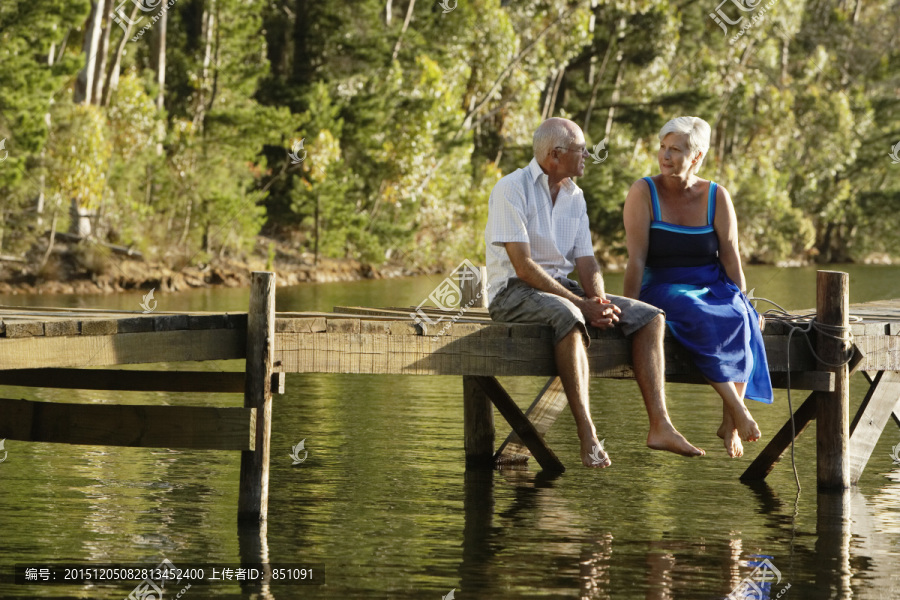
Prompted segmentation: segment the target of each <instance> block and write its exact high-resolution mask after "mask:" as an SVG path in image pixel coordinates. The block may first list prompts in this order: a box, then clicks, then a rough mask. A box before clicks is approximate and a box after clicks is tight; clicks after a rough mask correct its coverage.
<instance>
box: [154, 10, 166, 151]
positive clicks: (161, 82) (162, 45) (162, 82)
mask: <svg viewBox="0 0 900 600" xmlns="http://www.w3.org/2000/svg"><path fill="white" fill-rule="evenodd" d="M160 12H161V14H160V19H159V27H157V28H156V29H157V31H158V35H159V55H158V57H157V59H156V84H157V86H158V87H159V91H158V92H157V94H156V110H157V111H158V112H160V113H161V112H162V111H163V108H164V107H165V99H166V26H167V24H168V23H169V9H168V7H167V6H166V5H163V7H162V10H161V11H160ZM165 137H166V126H165V124H164V123H163V121H162V119H160V120H159V135H158V136H157V139H156V155H157V156H162V154H163V144H162V142H163V140H164V139H165Z"/></svg>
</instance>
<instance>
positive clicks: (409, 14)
mask: <svg viewBox="0 0 900 600" xmlns="http://www.w3.org/2000/svg"><path fill="white" fill-rule="evenodd" d="M415 7H416V0H409V7H408V8H407V9H406V18H405V19H404V20H403V27H401V28H400V35H399V36H397V43H396V44H394V52H393V54H391V60H397V54H398V53H399V52H400V42H401V40H403V34H404V33H406V30H407V29H408V28H409V22H410V21H411V20H412V14H413V9H414V8H415Z"/></svg>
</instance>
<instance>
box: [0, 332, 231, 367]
mask: <svg viewBox="0 0 900 600" xmlns="http://www.w3.org/2000/svg"><path fill="white" fill-rule="evenodd" d="M246 355H247V347H246V334H245V332H244V331H241V330H235V329H209V330H187V331H156V332H143V333H118V334H115V335H87V336H85V335H79V336H60V337H46V336H42V337H28V338H15V339H3V340H0V370H4V369H30V368H37V367H90V366H98V367H99V366H108V365H121V364H137V363H158V362H183V361H192V360H198V361H199V360H229V359H237V358H244V357H245V356H246Z"/></svg>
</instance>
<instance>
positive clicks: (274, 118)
mask: <svg viewBox="0 0 900 600" xmlns="http://www.w3.org/2000/svg"><path fill="white" fill-rule="evenodd" d="M591 4H594V3H587V2H574V1H572V0H522V1H517V2H501V1H500V0H467V1H466V2H459V3H458V4H457V7H456V8H455V9H454V10H453V11H451V12H449V13H443V11H442V10H441V8H440V5H439V4H438V3H434V2H431V3H427V2H422V1H421V0H419V1H418V2H417V3H416V4H415V10H414V11H413V13H412V18H411V19H410V21H409V22H408V24H407V23H405V17H406V11H407V7H408V6H409V1H408V0H405V1H401V0H395V1H394V2H393V3H392V6H393V11H392V14H391V15H387V14H386V13H385V7H386V3H385V2H384V1H383V0H356V1H354V2H311V1H309V0H272V1H271V2H265V3H257V2H246V1H244V0H217V2H215V3H212V2H210V1H209V0H190V1H188V0H181V1H180V2H178V3H176V4H175V5H173V7H172V9H171V10H170V12H169V19H168V26H167V40H166V65H167V66H166V85H165V88H164V89H163V98H164V109H162V110H159V109H157V106H156V98H157V94H158V93H159V89H158V84H157V73H156V68H157V64H158V53H159V35H158V34H159V24H158V23H157V24H154V26H153V28H152V29H151V30H150V31H148V32H147V33H146V35H144V36H143V37H142V38H141V39H140V41H137V42H128V43H127V45H126V53H125V55H124V60H123V64H122V65H121V77H120V78H119V81H118V87H117V89H116V91H115V93H114V94H113V95H112V97H111V101H110V104H109V106H97V105H91V106H81V105H79V106H75V105H73V104H72V103H71V102H70V101H69V100H68V98H70V97H71V96H70V94H71V93H72V82H73V81H74V79H75V77H76V75H77V74H78V71H79V70H80V69H81V68H82V66H83V65H84V62H85V56H84V52H83V49H82V46H81V40H82V39H83V36H84V34H85V29H86V25H87V19H88V16H89V12H90V6H91V3H90V2H88V1H87V0H79V1H76V2H62V1H61V0H29V1H25V0H4V2H3V3H2V5H0V59H2V60H0V139H4V138H6V139H7V142H6V148H7V150H9V156H8V158H7V159H6V160H5V161H4V162H2V163H0V197H2V198H3V201H2V205H0V249H2V250H3V251H10V250H14V251H21V250H24V249H25V248H27V247H28V246H29V245H32V244H35V243H36V240H37V239H38V238H39V237H40V236H42V235H43V234H44V230H45V229H46V228H47V224H48V219H47V218H46V214H45V215H37V214H36V213H35V212H34V210H33V209H34V207H35V206H36V198H38V197H39V196H40V195H41V194H43V197H45V199H46V202H45V211H46V210H55V211H56V212H57V214H58V216H59V218H60V219H61V220H60V222H59V226H60V227H62V226H64V220H65V219H66V218H67V214H68V211H67V210H66V207H67V205H68V202H69V201H70V200H71V199H72V198H74V199H75V200H76V202H77V203H78V204H79V205H81V206H82V207H84V208H87V209H89V210H91V211H92V212H93V213H94V214H95V217H94V219H95V235H97V236H98V237H101V238H105V239H107V240H109V241H114V242H117V243H122V244H126V245H134V246H136V247H138V248H140V249H142V250H143V251H145V252H147V253H149V254H150V255H151V256H158V257H169V259H170V260H171V261H172V262H173V263H178V264H186V263H188V262H192V261H193V262H202V261H206V260H209V259H210V258H211V257H212V256H214V255H226V254H241V253H244V252H248V251H250V250H251V249H252V248H253V247H254V243H255V237H256V235H257V234H258V233H259V232H260V230H261V229H263V228H265V229H266V230H267V232H268V233H275V234H282V235H284V236H285V237H289V238H290V239H292V240H296V242H297V243H298V244H300V245H301V247H302V249H303V250H306V251H309V252H315V253H316V254H317V255H318V256H323V257H336V258H340V257H352V258H356V259H360V260H363V261H366V262H370V263H376V264H377V263H381V262H383V261H385V260H399V261H402V262H404V263H405V264H406V265H407V266H413V267H421V268H429V269H430V268H435V267H445V268H450V267H453V266H455V265H456V264H458V263H459V261H460V260H461V259H462V258H469V259H470V260H473V261H480V260H483V252H484V248H483V243H484V242H483V235H482V233H483V229H484V224H485V219H486V210H487V198H488V196H489V194H490V191H491V188H492V187H493V185H494V183H495V182H496V181H497V180H498V179H499V177H501V176H502V175H503V174H505V173H509V172H511V171H512V170H515V169H517V168H519V167H522V166H524V165H525V164H527V162H528V161H529V160H530V158H531V136H532V132H533V131H534V128H535V127H536V126H537V124H538V123H539V121H540V120H541V118H542V117H544V116H565V117H568V118H571V119H573V120H574V121H576V122H577V123H579V124H582V125H583V124H586V123H589V124H588V125H587V126H586V131H585V135H586V137H587V139H588V142H589V145H590V146H591V147H593V146H594V145H595V144H598V143H600V142H601V141H603V142H604V143H605V144H604V145H605V151H608V155H607V156H606V158H605V159H604V160H603V161H602V162H600V163H597V164H595V163H594V162H593V161H592V160H590V159H588V161H587V163H588V164H587V169H586V174H585V176H584V177H583V178H581V180H580V181H579V182H578V183H579V185H580V186H581V187H582V188H583V189H584V190H585V195H586V200H587V203H588V211H589V217H590V220H591V226H592V229H593V234H594V239H595V242H596V249H597V253H598V256H599V257H600V258H601V259H602V260H604V261H608V262H621V261H622V260H624V254H625V252H624V236H623V231H622V214H621V212H622V203H623V202H624V198H625V195H626V193H627V190H628V188H629V186H630V185H631V183H632V182H633V181H635V180H636V179H638V178H640V177H642V176H645V175H649V174H653V173H655V172H656V171H657V168H658V167H657V158H656V154H657V153H656V150H657V147H658V140H657V137H656V136H657V132H658V131H659V128H660V127H661V126H662V125H663V124H664V123H665V122H666V121H667V120H668V119H670V118H672V117H675V116H678V115H682V114H694V115H699V116H702V117H704V118H705V119H706V120H707V121H709V122H710V123H711V125H712V127H713V138H712V146H711V148H710V152H709V156H708V157H707V158H706V159H705V161H704V165H703V167H702V170H701V172H700V176H702V177H706V178H709V179H712V180H715V181H718V182H719V183H720V184H721V185H723V186H725V187H726V188H727V189H728V190H729V192H730V193H731V195H732V197H733V199H734V203H735V206H736V209H737V212H738V220H739V226H740V233H741V248H742V253H743V254H744V255H745V258H746V259H748V260H751V261H760V262H779V261H786V260H795V259H815V260H822V261H828V260H865V259H866V258H867V257H869V256H871V255H884V254H887V255H895V256H896V255H900V234H898V231H900V217H897V216H896V215H898V214H900V183H898V182H900V179H898V178H897V177H896V176H895V175H896V172H897V171H900V165H893V164H891V160H890V158H889V157H888V156H887V154H888V152H889V151H890V150H891V147H892V146H893V145H894V144H896V143H897V142H900V126H898V125H897V123H900V102H898V100H897V97H896V93H895V91H896V89H897V87H898V84H900V81H898V79H900V69H898V64H900V54H898V50H896V44H895V43H894V40H893V35H894V33H895V32H896V31H897V30H898V29H900V27H898V25H900V14H898V13H897V11H891V10H890V9H889V8H888V7H887V6H886V5H883V4H879V3H868V4H866V3H863V4H861V5H860V6H859V7H858V10H857V7H856V6H855V5H856V4H857V3H846V2H838V0H824V1H823V0H817V1H816V2H813V1H811V0H806V1H800V2H794V3H788V2H778V3H776V4H775V5H773V6H772V7H771V8H770V9H768V10H767V12H766V13H765V14H761V15H759V16H760V18H758V19H757V20H756V21H754V22H752V23H750V21H749V18H750V15H749V14H748V15H747V20H746V21H745V22H744V24H749V25H750V26H749V27H747V28H746V29H742V28H741V25H737V26H732V27H731V28H730V29H729V31H728V32H727V33H724V34H723V31H722V30H721V28H720V27H719V26H718V25H717V24H716V23H715V22H714V21H713V20H712V19H711V18H710V17H709V14H710V12H711V11H713V10H714V9H715V7H714V6H713V5H705V4H704V3H696V2H688V3H684V2H680V3H677V2H672V1H671V0H627V1H626V0H615V1H611V2H603V3H596V6H594V7H591ZM737 16H740V15H737V14H734V15H731V17H732V18H736V17H737ZM147 20H148V19H147V18H145V22H147ZM210 26H212V29H210ZM70 28H71V29H72V31H70V32H69V33H68V34H67V33H66V32H67V31H69V29H70ZM132 33H133V32H132ZM738 34H739V35H738ZM120 35H121V31H120V30H119V29H118V27H117V26H115V25H113V32H112V36H111V38H110V44H109V50H108V52H109V60H108V61H107V63H106V68H107V69H108V68H110V65H111V63H112V57H113V53H114V50H115V47H116V45H117V43H118V39H119V36H120ZM64 40H67V41H66V46H65V51H64V52H60V49H61V48H62V45H63V42H64ZM76 40H77V42H76ZM51 50H53V52H54V64H53V66H52V67H51V66H49V65H48V64H47V63H48V61H47V55H48V54H49V53H50V52H51ZM47 114H49V115H50V119H49V121H48V120H47V119H46V118H45V115H47ZM48 123H49V125H48ZM301 140H303V148H302V149H299V146H298V144H299V142H300V141H301ZM295 149H299V150H301V151H300V154H302V155H303V160H302V161H300V162H299V163H298V162H297V161H296V160H293V159H292V157H291V155H290V153H291V152H293V151H295ZM603 152H604V149H601V150H600V153H601V155H602V154H603Z"/></svg>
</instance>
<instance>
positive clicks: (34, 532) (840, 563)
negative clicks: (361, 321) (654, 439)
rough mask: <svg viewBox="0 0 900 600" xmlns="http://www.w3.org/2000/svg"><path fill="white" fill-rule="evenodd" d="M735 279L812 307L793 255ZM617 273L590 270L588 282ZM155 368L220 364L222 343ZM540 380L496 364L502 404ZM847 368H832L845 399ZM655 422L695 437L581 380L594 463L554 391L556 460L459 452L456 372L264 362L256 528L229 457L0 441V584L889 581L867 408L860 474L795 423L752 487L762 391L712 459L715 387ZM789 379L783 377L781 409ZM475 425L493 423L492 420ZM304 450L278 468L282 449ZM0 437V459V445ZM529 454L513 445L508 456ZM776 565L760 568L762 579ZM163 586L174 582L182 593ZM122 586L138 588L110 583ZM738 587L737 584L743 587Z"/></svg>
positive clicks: (292, 592) (673, 587)
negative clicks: (831, 490) (212, 352)
mask: <svg viewBox="0 0 900 600" xmlns="http://www.w3.org/2000/svg"><path fill="white" fill-rule="evenodd" d="M840 270H847V271H849V272H850V273H851V283H850V290H851V292H850V293H851V302H863V301H869V300H876V299H884V298H900V268H897V267H874V266H873V267H867V266H848V267H840ZM747 274H748V280H749V282H748V283H749V287H751V288H754V287H755V288H756V295H757V296H764V297H767V298H770V299H772V300H774V301H776V302H778V303H779V304H782V305H783V306H785V307H786V308H790V309H802V308H809V307H811V306H814V305H815V269H813V268H793V269H787V268H785V269H779V268H775V267H749V268H748V269H747ZM440 279H441V278H440V277H417V278H408V279H400V280H387V281H362V282H355V283H338V284H320V285H314V284H311V285H304V286H300V287H295V288H279V289H278V291H277V309H278V310H280V311H287V310H292V311H295V310H331V308H332V307H333V306H335V305H366V306H388V305H394V306H396V305H415V304H418V303H419V302H420V301H421V299H423V298H425V297H426V296H427V295H428V293H429V292H430V291H431V290H432V289H433V288H434V287H435V285H437V283H439V282H440ZM621 285H622V281H621V276H620V275H616V274H611V275H609V276H608V277H607V288H608V289H609V291H610V292H614V293H615V292H620V291H621ZM248 297H249V293H248V290H231V289H216V290H198V291H193V292H189V293H183V294H161V293H159V292H157V293H156V299H157V301H158V303H159V304H158V310H161V311H162V310H165V311H179V310H234V311H246V309H247V302H248ZM140 301H141V294H140V293H137V292H135V293H133V294H127V295H119V296H89V297H63V296H56V297H52V296H51V297H22V296H12V297H11V296H6V297H0V303H2V304H7V305H9V304H15V305H31V306H35V305H45V306H49V305H55V306H79V307H104V308H117V309H126V310H135V311H140V308H139V306H138V305H139V303H140ZM160 368H182V369H188V368H208V369H211V370H212V369H216V370H220V369H223V368H224V369H234V370H237V369H240V368H241V365H240V364H239V363H237V362H231V363H203V364H201V365H200V366H199V367H198V366H197V365H177V366H176V365H160ZM543 382H544V381H543V380H542V379H534V378H506V379H503V380H502V383H503V384H504V385H505V386H506V387H507V389H508V390H509V391H510V393H511V395H512V396H513V397H514V398H515V399H516V400H517V401H518V402H519V404H520V405H522V406H526V405H527V404H528V403H530V401H531V400H532V398H533V397H534V395H535V394H536V393H537V391H538V390H539V389H540V387H541V385H542V384H543ZM865 388H866V385H865V382H864V380H863V379H862V377H861V375H856V376H854V378H853V389H852V397H851V411H854V412H855V410H856V406H857V405H858V404H859V401H860V399H861V397H862V394H863V393H864V391H865ZM667 390H668V395H669V408H670V412H671V415H672V419H673V421H674V422H675V424H676V425H677V426H678V427H679V428H680V429H681V431H682V432H683V433H685V435H686V436H687V437H688V438H689V439H690V440H691V441H692V442H694V443H695V444H697V445H699V446H702V447H704V448H705V449H706V450H707V452H708V454H707V456H706V457H703V458H699V459H686V458H681V457H677V456H674V455H670V454H667V453H660V452H653V451H650V450H648V449H647V448H646V447H645V445H644V440H645V437H646V427H647V417H646V413H645V412H644V408H643V404H642V401H641V397H640V395H639V393H638V390H637V386H636V385H635V384H634V382H631V381H621V382H618V381H609V380H593V381H592V385H591V402H592V411H593V415H594V420H595V422H596V424H597V427H598V432H599V437H600V438H605V439H606V446H607V450H608V451H609V453H610V456H611V457H612V460H613V466H612V467H611V468H609V469H604V470H600V471H596V470H590V469H585V468H582V467H580V466H579V460H578V444H577V438H576V435H575V429H574V422H573V420H572V418H571V415H570V413H569V411H568V410H566V411H564V413H563V415H562V416H561V418H560V420H559V422H558V423H557V424H556V425H555V426H554V427H553V429H552V430H551V431H550V432H549V434H548V435H547V440H548V442H549V444H550V446H551V447H552V448H553V449H554V450H555V452H556V453H557V455H558V456H559V457H560V459H561V460H562V461H563V463H565V464H566V465H567V466H568V468H569V470H568V471H567V472H566V473H564V474H562V475H558V476H548V475H546V474H544V473H542V472H541V471H540V470H539V468H538V467H537V465H536V464H531V465H530V467H529V468H528V469H527V470H521V471H502V472H497V471H487V472H482V471H469V472H466V470H465V468H464V456H463V425H462V416H463V408H462V402H461V393H462V383H461V380H460V378H459V377H424V376H423V377H417V376H367V375H288V376H287V392H286V393H285V394H284V395H282V396H276V397H275V399H274V409H273V415H274V416H273V426H272V456H271V480H270V496H269V519H268V525H267V528H266V529H265V531H263V532H262V533H259V532H255V531H253V530H240V531H239V529H238V527H237V525H236V507H237V486H238V471H239V463H240V458H239V455H238V454H237V453H228V452H211V451H181V450H162V449H132V448H114V447H89V446H68V445H54V444H31V443H25V442H16V441H9V440H7V441H6V443H5V451H6V452H7V454H8V455H7V457H6V460H5V461H4V462H2V463H0V573H2V576H3V582H2V583H0V598H92V599H107V598H109V599H113V598H116V599H121V598H125V597H127V596H128V595H129V594H130V593H132V592H133V590H134V588H135V585H134V584H130V585H113V586H106V585H104V586H73V585H47V584H40V585H36V584H30V585H15V584H12V583H10V582H9V575H10V573H11V569H12V568H13V566H15V565H20V566H39V565H44V564H47V563H78V564H80V565H83V566H90V565H99V564H104V565H110V564H119V565H142V566H145V567H148V568H149V567H154V566H156V565H158V564H160V563H161V562H162V561H163V559H168V560H169V561H171V563H173V564H174V565H175V566H177V567H186V566H194V567H202V568H204V569H206V571H207V573H209V572H210V571H211V570H212V569H217V570H218V571H220V572H221V569H222V568H236V567H238V566H239V564H240V561H241V558H242V557H244V558H247V557H251V558H252V557H254V556H256V557H262V558H263V559H266V560H267V561H268V562H271V563H278V564H280V565H284V566H287V567H294V568H301V567H312V568H313V569H314V574H315V577H319V576H320V575H321V574H322V573H323V572H324V584H322V585H282V584H273V585H271V586H259V585H256V584H246V583H245V584H241V583H239V582H237V581H231V582H228V581H223V582H221V583H216V584H210V585H205V586H202V587H201V586H199V585H195V586H192V587H191V588H190V589H186V590H183V589H182V587H180V586H179V587H173V586H172V585H170V586H168V588H167V589H168V591H167V593H166V595H165V598H166V599H169V598H175V597H176V596H177V595H178V594H179V593H181V596H180V597H182V598H186V599H188V600H191V599H194V598H197V599H201V598H278V599H279V600H282V599H293V598H304V599H305V598H311V599H316V598H322V599H346V598H392V599H433V600H439V599H441V598H444V597H447V596H448V594H450V592H451V591H453V594H454V596H452V597H456V598H459V599H460V600H463V599H466V598H480V599H495V598H496V599H507V598H509V599H514V598H591V599H593V598H598V599H601V598H602V599H606V598H611V599H618V598H654V599H669V598H687V599H693V598H697V599H705V598H723V597H725V596H726V595H728V594H729V592H731V591H732V590H733V589H735V588H736V587H737V586H739V585H740V584H741V583H742V581H743V580H744V579H745V578H746V577H747V576H748V575H750V573H751V571H753V570H754V566H753V565H754V562H753V561H757V562H759V561H762V560H764V559H766V560H768V561H769V563H768V564H770V565H771V566H772V567H774V569H770V570H769V573H770V575H771V576H772V579H771V581H770V583H769V585H768V586H767V588H768V589H767V590H766V591H765V595H764V597H766V598H776V597H778V596H779V594H781V596H780V597H782V598H787V599H801V598H872V599H876V598H900V467H898V466H895V465H893V464H892V460H891V457H890V453H891V450H892V447H893V446H894V445H896V444H898V443H900V429H898V428H897V427H896V426H895V425H894V424H893V423H888V426H887V429H886V430H885V433H884V435H882V438H881V441H880V442H879V444H878V446H877V447H876V448H875V451H874V453H873V455H872V458H871V460H870V461H869V464H868V466H867V468H866V471H865V473H864V475H863V477H862V480H861V481H860V485H859V486H858V487H857V488H854V489H853V490H852V491H851V492H848V493H847V494H819V493H817V491H816V485H815V425H814V424H813V425H811V426H810V427H809V428H808V429H807V431H806V432H804V434H803V435H802V436H801V437H800V439H799V442H798V444H797V447H796V462H797V469H798V471H799V477H800V482H801V485H802V491H801V492H800V493H799V496H798V493H797V487H796V484H795V482H794V477H793V474H792V471H791V465H790V460H789V459H787V458H786V459H785V460H783V461H782V462H781V463H779V464H778V465H777V466H776V467H775V469H774V471H773V472H772V473H771V474H770V475H769V477H768V479H767V481H766V483H764V484H761V485H757V486H753V487H750V486H747V485H744V484H741V483H740V482H739V481H738V477H739V476H740V474H741V473H742V472H743V470H744V469H745V468H746V467H747V465H748V464H749V463H750V461H751V460H752V458H753V457H755V456H756V454H757V452H758V451H759V449H761V447H762V445H763V444H765V443H766V442H767V441H768V439H769V438H770V437H771V435H772V434H773V433H774V432H775V431H776V430H777V429H778V428H779V427H780V426H781V425H782V424H783V423H784V422H785V420H786V419H787V417H788V409H787V402H786V395H785V393H784V391H777V392H776V402H775V404H773V405H771V406H766V405H762V404H758V403H752V402H751V403H750V404H751V406H750V409H751V411H752V412H753V414H754V416H755V417H756V419H757V420H758V422H759V424H760V427H761V429H762V431H763V439H762V442H760V443H756V444H746V452H747V455H746V456H745V457H744V458H741V459H736V460H731V459H728V458H727V456H726V455H725V452H724V449H723V447H722V444H721V441H720V440H719V439H718V438H717V437H716V435H715V431H716V427H717V425H718V423H719V420H720V418H721V401H720V400H718V397H717V396H716V395H715V394H714V393H713V392H712V390H711V389H709V388H708V387H706V386H688V385H669V386H667ZM0 394H2V395H3V396H4V397H8V398H20V397H21V398H31V399H37V400H56V401H81V402H86V401H88V400H89V399H90V400H94V401H98V402H128V403H135V404H147V403H157V404H175V403H186V404H195V405H209V406H240V405H241V403H242V398H241V397H240V395H198V394H185V395H184V397H176V396H175V395H172V394H163V393H127V394H126V393H104V392H89V391H71V390H35V389H26V388H11V387H2V388H0ZM805 397H806V394H805V393H802V392H796V393H795V394H794V395H793V400H794V406H795V407H796V406H798V405H799V402H801V401H802V400H803V399H804V398H805ZM496 424H497V430H498V431H497V436H498V438H500V439H501V440H502V439H503V437H505V435H506V434H507V432H508V429H507V428H506V426H505V425H504V421H503V420H502V418H501V417H499V415H497V416H496ZM301 440H305V449H306V451H308V458H307V460H306V461H305V462H303V463H302V464H300V465H298V466H292V465H291V463H292V460H291V458H290V456H289V453H290V451H291V447H292V446H294V445H295V444H297V443H298V442H300V441H301ZM0 456H2V455H0ZM532 463H533V461H532ZM776 570H777V578H776V577H775V576H776ZM182 592H183V593H182ZM133 597H141V596H134V595H133ZM747 597H749V598H753V597H758V596H752V595H751V596H747Z"/></svg>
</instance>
